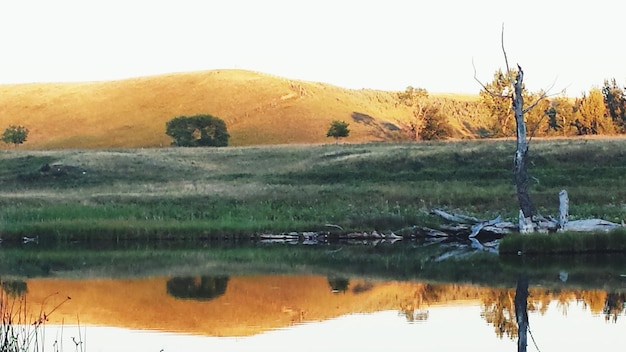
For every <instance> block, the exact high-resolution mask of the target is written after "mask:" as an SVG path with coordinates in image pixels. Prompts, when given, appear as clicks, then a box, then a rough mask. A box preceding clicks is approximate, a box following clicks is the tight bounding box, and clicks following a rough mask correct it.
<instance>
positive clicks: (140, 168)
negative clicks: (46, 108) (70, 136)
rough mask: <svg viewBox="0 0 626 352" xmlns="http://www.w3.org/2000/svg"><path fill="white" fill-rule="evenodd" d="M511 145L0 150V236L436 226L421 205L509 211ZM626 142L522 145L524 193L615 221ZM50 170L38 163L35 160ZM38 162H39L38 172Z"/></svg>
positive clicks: (621, 211)
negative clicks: (561, 200)
mask: <svg viewBox="0 0 626 352" xmlns="http://www.w3.org/2000/svg"><path fill="white" fill-rule="evenodd" d="M513 150H514V142H513V141H468V142H445V143H444V142H441V143H418V144H355V145H306V146H305V145H298V146H273V147H246V148H223V149H183V148H176V149H174V148H165V149H123V150H62V151H20V150H11V151H5V152H2V153H0V163H1V164H2V168H1V169H0V187H1V190H0V234H1V235H2V238H3V239H5V240H10V239H21V237H22V236H39V238H40V240H42V241H44V240H47V239H55V240H76V239H79V240H81V241H89V240H100V239H113V240H126V239H153V240H154V239H165V238H171V237H176V238H181V237H184V238H186V239H194V238H216V237H220V236H224V235H233V234H237V235H241V236H246V235H249V234H254V233H262V232H274V233H275V232H281V231H308V230H324V229H328V228H327V227H325V224H329V223H331V224H337V225H340V226H342V227H343V228H344V229H345V230H346V231H351V230H372V229H376V230H379V231H387V230H396V229H399V228H402V227H405V226H410V225H415V224H418V225H426V226H429V225H435V224H436V223H437V222H438V221H439V220H438V219H437V218H434V217H431V216H430V215H429V214H428V210H429V209H431V208H434V207H442V208H448V209H460V210H461V211H462V212H464V213H469V214H472V215H476V216H480V217H486V218H491V217H494V216H495V215H502V216H503V217H505V218H514V217H515V216H516V215H517V201H516V198H515V190H514V187H513V183H512V177H511V167H512V161H511V160H512V153H513ZM624 150H626V140H625V139H615V140H580V139H573V140H561V141H557V140H552V141H533V143H532V144H531V170H530V174H531V176H532V178H533V183H532V185H531V195H532V197H533V201H534V203H535V206H536V207H537V211H538V212H539V213H542V214H544V215H548V214H555V213H556V212H557V207H558V196H557V195H558V192H559V190H561V189H563V188H565V189H567V190H568V192H569V195H570V200H571V209H570V213H571V215H572V218H585V217H600V218H604V219H606V220H610V221H621V220H622V219H624V218H626V207H625V205H624V200H625V199H626V178H624V177H623V175H624V174H626V172H625V171H626V152H624ZM46 165H47V166H46ZM48 166H49V167H48Z"/></svg>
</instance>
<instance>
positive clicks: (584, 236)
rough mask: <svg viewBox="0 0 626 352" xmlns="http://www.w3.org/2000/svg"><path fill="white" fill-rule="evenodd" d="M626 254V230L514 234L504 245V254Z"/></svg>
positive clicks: (501, 245) (501, 244)
mask: <svg viewBox="0 0 626 352" xmlns="http://www.w3.org/2000/svg"><path fill="white" fill-rule="evenodd" d="M624 252H626V230H624V229H617V230H614V231H611V232H608V233H580V232H562V233H560V232H557V233H552V234H533V235H519V234H516V235H510V236H506V237H505V238H503V239H502V241H501V242H500V253H501V254H518V253H521V254H525V255H526V254H529V255H533V254H581V253H624Z"/></svg>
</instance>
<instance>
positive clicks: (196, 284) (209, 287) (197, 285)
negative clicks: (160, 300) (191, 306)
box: [166, 276, 228, 301]
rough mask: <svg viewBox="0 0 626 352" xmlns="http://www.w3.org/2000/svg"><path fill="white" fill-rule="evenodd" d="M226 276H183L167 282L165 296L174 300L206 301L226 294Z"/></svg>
mask: <svg viewBox="0 0 626 352" xmlns="http://www.w3.org/2000/svg"><path fill="white" fill-rule="evenodd" d="M226 286H228V276H215V277H214V276H200V277H194V276H183V277H173V278H171V279H169V280H167V283H166V287H167V294H169V295H170V296H172V297H176V298H183V299H195V300H200V301H208V300H211V299H214V298H216V297H219V296H221V295H223V294H224V292H226Z"/></svg>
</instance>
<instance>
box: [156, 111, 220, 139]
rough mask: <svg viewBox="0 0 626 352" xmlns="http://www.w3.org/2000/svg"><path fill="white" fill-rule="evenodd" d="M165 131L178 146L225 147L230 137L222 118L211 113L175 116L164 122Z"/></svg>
mask: <svg viewBox="0 0 626 352" xmlns="http://www.w3.org/2000/svg"><path fill="white" fill-rule="evenodd" d="M165 133H166V134H167V135H168V136H170V137H172V138H173V139H174V141H172V145H174V146H178V147H225V146H227V145H228V139H229V138H230V135H229V134H228V130H227V128H226V123H224V120H222V119H220V118H218V117H214V116H211V115H196V116H191V117H187V116H179V117H175V118H173V119H171V120H169V121H168V122H167V123H166V124H165Z"/></svg>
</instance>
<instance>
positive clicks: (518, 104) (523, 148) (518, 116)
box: [512, 65, 533, 222]
mask: <svg viewBox="0 0 626 352" xmlns="http://www.w3.org/2000/svg"><path fill="white" fill-rule="evenodd" d="M517 68H518V72H517V75H516V76H515V85H514V88H515V94H514V96H513V97H512V99H513V111H514V112H515V122H516V126H517V128H516V134H517V149H516V151H515V158H514V161H513V167H514V169H513V170H514V175H515V176H514V179H515V188H516V190H517V199H518V201H519V206H520V210H521V211H522V213H523V214H524V218H525V220H526V221H525V222H532V216H533V210H532V209H533V206H532V202H531V201H530V195H529V193H528V165H527V156H528V141H527V140H526V122H525V121H524V98H523V97H522V88H523V87H522V82H523V80H524V72H523V71H522V68H521V67H520V66H519V65H518V66H517ZM520 222H521V219H520Z"/></svg>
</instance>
